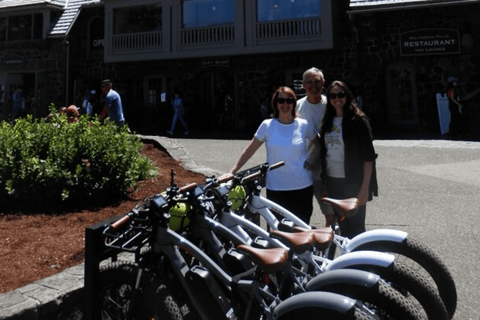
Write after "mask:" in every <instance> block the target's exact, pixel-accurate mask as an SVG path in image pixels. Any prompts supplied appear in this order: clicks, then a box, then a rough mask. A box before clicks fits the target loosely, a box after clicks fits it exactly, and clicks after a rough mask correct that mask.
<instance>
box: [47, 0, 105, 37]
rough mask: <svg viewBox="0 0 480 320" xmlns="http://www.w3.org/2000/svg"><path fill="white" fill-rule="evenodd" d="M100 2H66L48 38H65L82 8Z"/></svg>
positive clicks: (85, 0) (84, 0)
mask: <svg viewBox="0 0 480 320" xmlns="http://www.w3.org/2000/svg"><path fill="white" fill-rule="evenodd" d="M101 2H102V0H68V1H67V6H66V7H65V9H64V11H63V13H62V15H61V16H60V19H58V21H57V22H56V23H55V24H54V25H53V27H52V29H51V30H50V32H49V34H48V37H62V36H66V35H67V34H68V32H69V31H70V29H71V28H72V26H73V24H74V23H75V20H76V19H77V17H78V15H79V14H80V11H81V9H82V7H84V6H86V5H91V4H99V3H101Z"/></svg>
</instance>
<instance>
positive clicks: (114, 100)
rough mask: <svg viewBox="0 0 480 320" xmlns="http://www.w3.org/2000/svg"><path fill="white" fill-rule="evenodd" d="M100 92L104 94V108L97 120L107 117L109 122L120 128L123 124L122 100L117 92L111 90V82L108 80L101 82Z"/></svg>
mask: <svg viewBox="0 0 480 320" xmlns="http://www.w3.org/2000/svg"><path fill="white" fill-rule="evenodd" d="M102 92H103V94H105V106H104V107H103V110H102V112H101V113H100V115H99V116H98V120H100V121H102V120H103V119H104V118H105V117H106V116H107V115H108V118H109V119H110V120H112V121H114V122H115V123H116V124H117V126H119V127H122V126H123V125H124V124H125V118H124V116H123V108H122V99H121V98H120V95H119V94H118V92H117V91H115V90H113V89H112V81H110V80H108V79H107V80H103V81H102Z"/></svg>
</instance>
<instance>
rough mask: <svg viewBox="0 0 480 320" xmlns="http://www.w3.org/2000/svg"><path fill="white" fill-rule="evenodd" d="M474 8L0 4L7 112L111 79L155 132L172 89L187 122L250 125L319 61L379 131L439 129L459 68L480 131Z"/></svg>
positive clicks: (192, 2) (309, 3) (472, 122)
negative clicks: (358, 99) (440, 101)
mask: <svg viewBox="0 0 480 320" xmlns="http://www.w3.org/2000/svg"><path fill="white" fill-rule="evenodd" d="M8 3H10V4H12V3H14V4H15V5H11V6H8ZM20 3H21V4H22V5H19V4H20ZM2 6H3V7H2ZM26 8H28V11H26V10H27V9H26ZM479 8H480V1H475V0H468V1H463V0H457V1H446V0H438V1H433V0H428V1H425V0H416V1H413V0H403V1H402V0H396V1H392V0H389V1H378V0H377V1H372V0H371V1H367V0H350V1H348V0H335V1H333V0H295V1H290V0H288V1H287V0H277V1H273V0H257V1H251V0H236V1H234V0H209V1H207V0H166V1H158V0H155V1H152V0H136V1H133V0H131V1H130V0H121V1H120V0H103V1H93V0H91V1H80V0H77V1H74V0H70V1H35V0H31V1H26V0H24V1H13V0H11V1H8V0H4V1H2V2H1V3H0V18H2V19H4V20H3V21H4V25H5V27H4V30H5V35H4V36H3V38H2V35H1V34H0V63H1V65H0V84H2V87H1V88H2V90H3V99H2V107H3V114H4V116H7V115H8V112H9V103H10V101H9V100H10V96H11V93H12V92H13V91H14V89H15V88H16V86H17V84H18V83H22V84H23V86H24V88H27V90H25V91H26V92H28V95H27V94H25V95H26V99H28V101H29V104H28V105H29V106H30V110H28V112H30V113H34V114H36V115H37V116H42V115H43V114H44V113H45V112H46V111H47V110H46V106H48V104H50V103H55V104H56V105H67V104H77V105H79V104H81V103H82V100H83V98H84V95H85V94H86V93H88V92H91V90H97V92H99V83H100V80H102V79H104V78H110V79H112V80H113V82H114V84H113V85H114V89H116V90H117V91H118V92H119V93H120V94H121V96H122V99H123V101H124V111H125V116H126V121H127V122H128V123H129V124H130V126H131V127H133V128H134V129H135V130H136V131H139V132H140V131H143V132H149V133H163V132H164V131H165V130H166V129H167V128H168V127H169V124H170V120H171V109H170V105H169V97H170V96H171V94H172V93H173V90H179V91H180V92H181V93H182V95H183V98H184V101H185V116H186V119H187V121H188V122H189V126H190V128H191V129H194V130H204V131H210V130H220V131H228V130H235V131H242V132H246V133H253V132H254V131H255V129H256V127H257V126H258V124H259V123H260V121H261V114H260V105H261V104H262V102H265V101H266V100H268V98H269V95H270V94H271V92H272V90H273V89H274V88H275V87H277V86H280V85H289V86H294V85H295V81H296V80H301V78H302V73H303V72H304V71H305V70H306V69H307V68H310V67H312V66H315V67H318V68H320V69H322V70H323V71H324V73H325V78H326V80H327V84H328V83H330V82H331V81H333V80H343V81H346V82H347V83H348V84H349V85H350V86H351V87H352V88H353V89H354V90H355V91H356V92H358V93H359V94H361V96H362V101H363V108H364V110H365V111H366V113H367V115H368V116H369V117H370V118H371V122H372V126H373V129H374V133H378V134H385V133H440V120H441V116H442V112H441V111H440V112H439V110H438V107H437V93H442V92H443V91H444V89H445V86H446V79H447V78H448V77H449V76H454V77H456V78H457V79H458V82H459V89H460V94H461V96H462V95H463V96H464V97H470V96H471V97H470V99H469V100H467V101H465V102H464V104H465V105H466V108H465V109H466V112H468V115H469V117H468V118H469V123H467V124H465V125H466V126H468V127H469V130H470V132H471V133H472V136H473V137H477V136H480V130H479V129H478V128H479V127H480V95H473V94H470V95H469V93H473V92H475V90H476V89H477V88H480V65H479V64H480V47H479V45H478V44H477V42H478V33H476V32H475V30H479V28H478V27H479V26H478V24H479V23H478V22H477V19H476V14H475V13H476V12H478V9H479ZM26 12H28V16H29V17H30V19H29V20H28V21H30V22H29V23H30V26H31V27H30V29H31V32H30V34H29V36H28V37H27V36H23V37H24V38H22V40H19V39H18V38H15V37H17V36H16V35H15V32H14V31H13V29H12V28H14V27H12V26H15V25H17V26H19V25H21V23H20V22H18V21H19V20H20V17H22V16H25V15H27V13H26ZM20 13H21V14H20ZM40 17H41V18H40ZM5 21H6V22H5ZM40 26H41V28H40ZM15 29H17V28H15ZM40 29H41V30H42V32H41V33H40V31H39V30H40ZM14 35H15V37H14ZM25 37H26V38H25ZM2 40H3V41H2ZM2 42H3V43H2ZM2 81H3V82H2ZM34 93H35V94H34ZM32 97H33V98H32ZM32 100H33V101H34V103H33V104H32V102H31V101H32Z"/></svg>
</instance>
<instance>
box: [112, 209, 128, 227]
mask: <svg viewBox="0 0 480 320" xmlns="http://www.w3.org/2000/svg"><path fill="white" fill-rule="evenodd" d="M130 215H131V213H127V214H126V215H125V216H123V217H122V218H120V219H118V220H117V221H115V222H114V223H113V224H111V225H110V228H112V229H113V230H117V229H119V228H121V227H123V226H124V225H125V224H127V223H128V222H129V221H130V220H131V219H132V218H131V216H130Z"/></svg>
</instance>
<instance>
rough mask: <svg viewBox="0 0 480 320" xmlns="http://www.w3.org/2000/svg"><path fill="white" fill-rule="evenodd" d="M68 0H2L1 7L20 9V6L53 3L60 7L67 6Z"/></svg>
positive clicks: (52, 4)
mask: <svg viewBox="0 0 480 320" xmlns="http://www.w3.org/2000/svg"><path fill="white" fill-rule="evenodd" d="M67 1H68V0H2V1H0V10H1V9H18V8H19V7H28V6H38V5H51V6H58V7H59V8H62V7H65V4H66V2H67Z"/></svg>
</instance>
